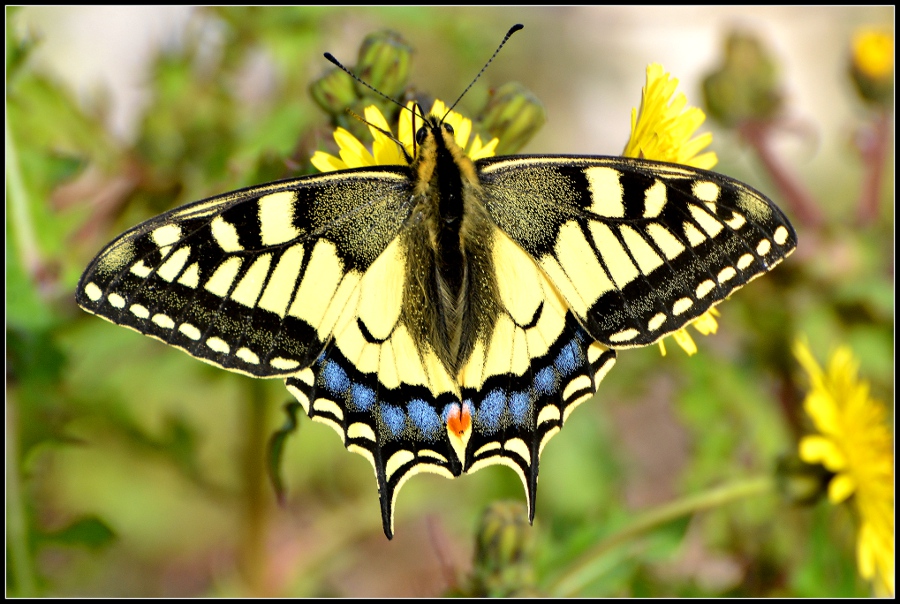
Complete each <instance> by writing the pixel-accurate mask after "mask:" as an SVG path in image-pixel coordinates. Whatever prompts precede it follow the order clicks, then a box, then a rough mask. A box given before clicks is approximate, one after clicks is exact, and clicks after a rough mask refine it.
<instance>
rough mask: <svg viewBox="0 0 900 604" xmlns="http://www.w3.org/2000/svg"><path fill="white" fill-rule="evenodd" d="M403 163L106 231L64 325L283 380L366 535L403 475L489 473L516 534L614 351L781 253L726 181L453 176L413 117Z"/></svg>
mask: <svg viewBox="0 0 900 604" xmlns="http://www.w3.org/2000/svg"><path fill="white" fill-rule="evenodd" d="M416 119H419V120H420V124H421V125H420V127H419V128H418V129H417V130H416V132H415V140H416V151H415V155H414V156H410V157H409V159H408V162H407V164H406V165H390V166H370V167H363V168H354V169H347V170H340V171H337V172H331V173H327V174H321V175H315V176H306V177H301V178H294V179H288V180H282V181H278V182H272V183H268V184H263V185H259V186H253V187H248V188H245V189H241V190H238V191H233V192H230V193H226V194H224V195H219V196H215V197H211V198H209V199H205V200H202V201H198V202H195V203H191V204H188V205H185V206H182V207H180V208H176V209H174V210H171V211H169V212H166V213H164V214H161V215H159V216H156V217H155V218H151V219H150V220H147V221H146V222H144V223H142V224H139V225H137V226H136V227H134V228H132V229H130V230H128V231H126V232H125V233H123V234H122V235H120V236H119V237H117V238H116V239H115V240H113V241H112V242H111V243H110V244H108V245H107V246H106V247H105V248H104V249H103V250H102V251H101V252H100V253H99V254H98V255H97V257H96V258H94V260H93V261H92V262H91V263H90V265H89V266H88V267H87V269H86V270H85V272H84V274H83V275H82V277H81V280H80V281H79V284H78V288H77V292H76V301H77V302H78V304H79V305H80V306H81V307H82V308H84V309H85V310H86V311H88V312H90V313H93V314H96V315H98V316H100V317H102V318H104V319H107V320H109V321H111V322H113V323H116V324H118V325H122V326H125V327H129V328H132V329H134V330H136V331H138V332H140V333H142V334H145V335H148V336H150V337H153V338H156V339H159V340H161V341H163V342H165V343H167V344H170V345H172V346H174V347H176V348H179V349H181V350H184V351H185V352H187V353H188V354H190V355H191V356H194V357H196V358H198V359H200V360H202V361H205V362H208V363H211V364H213V365H216V366H219V367H222V368H224V369H227V370H230V371H234V372H238V373H242V374H245V375H249V376H252V377H257V378H280V379H283V380H284V382H285V384H286V387H287V389H288V391H289V392H290V393H291V394H292V395H293V396H294V397H296V399H297V400H298V401H299V402H300V404H301V405H302V407H303V408H304V410H305V411H306V413H307V414H308V415H309V417H310V418H312V419H313V420H316V421H319V422H322V423H325V424H327V425H329V426H331V427H332V428H334V430H335V431H336V432H337V433H338V435H339V436H340V437H341V439H342V440H343V442H344V445H345V446H346V448H347V449H348V450H350V451H353V452H356V453H359V454H360V455H362V456H363V457H365V458H366V459H367V460H368V461H369V462H370V463H371V464H372V467H373V468H374V471H375V478H376V482H377V486H378V494H379V501H380V506H381V516H382V523H383V528H384V532H385V535H386V536H387V537H388V538H391V537H392V536H393V531H394V508H395V504H396V498H397V493H398V492H399V490H400V488H401V486H402V485H403V484H404V483H405V481H406V480H408V479H409V478H410V477H411V476H413V475H414V474H416V473H419V472H432V473H435V474H439V475H442V476H446V477H448V478H452V477H455V476H459V475H461V474H462V473H466V472H474V471H476V470H479V469H481V468H484V467H486V466H489V465H493V464H501V465H506V466H508V467H510V468H512V469H513V470H514V471H515V472H516V473H517V474H518V476H519V478H520V479H521V480H522V483H523V485H524V488H525V494H526V497H527V502H528V510H529V512H528V513H529V519H533V517H534V510H535V496H536V493H537V482H538V468H539V461H540V455H541V452H542V451H543V449H544V446H545V445H546V444H547V442H548V441H549V440H550V439H551V438H552V437H553V436H554V435H555V434H556V433H557V432H559V430H560V429H561V428H562V426H563V424H564V423H565V422H566V421H567V419H568V418H569V416H570V414H571V413H572V411H573V410H574V409H575V408H576V407H577V406H578V405H579V404H581V403H583V402H584V401H586V400H587V399H589V398H590V397H591V396H592V395H593V394H594V393H595V392H596V391H597V388H598V385H599V383H600V381H601V380H602V379H603V377H604V376H605V375H606V373H607V372H608V371H609V370H610V368H611V367H612V366H613V364H614V362H615V360H616V351H617V350H619V349H623V348H630V347H637V346H645V345H648V344H651V343H654V342H656V341H658V340H659V339H660V338H662V337H664V336H666V335H667V334H671V333H672V332H674V331H677V330H679V329H681V328H682V327H684V326H685V325H686V324H688V323H690V322H691V321H692V320H694V319H696V318H697V317H699V316H700V315H702V314H703V313H704V312H706V311H707V310H709V309H710V308H711V307H713V306H714V305H715V304H716V303H718V302H720V301H722V300H723V299H725V298H726V297H727V296H728V295H729V294H731V292H733V291H734V290H735V289H737V288H739V287H741V286H742V285H744V284H746V283H747V282H749V281H750V280H752V279H754V278H755V277H757V276H759V275H761V274H763V273H765V272H767V271H769V270H771V269H772V268H773V267H774V266H775V265H776V264H778V263H779V262H781V261H782V260H783V259H784V258H785V257H786V256H787V255H788V254H790V253H791V252H792V251H793V249H794V248H795V247H796V234H795V232H794V230H793V228H792V227H791V225H790V223H789V222H788V220H787V219H786V218H785V216H784V214H783V213H782V212H781V211H780V210H779V209H778V208H777V207H776V206H775V205H774V204H773V203H772V202H771V201H770V200H768V199H767V198H766V197H765V196H763V195H762V194H761V193H759V192H758V191H755V190H754V189H752V188H750V187H748V186H747V185H744V184H742V183H740V182H738V181H736V180H733V179H731V178H729V177H726V176H723V175H720V174H716V173H713V172H708V171H705V170H700V169H696V168H690V167H686V166H681V165H674V164H666V163H660V162H654V161H649V160H643V159H632V158H622V157H601V156H553V155H530V156H506V157H490V158H485V159H479V160H476V161H473V160H471V159H470V158H469V157H468V156H466V154H465V152H464V151H463V149H462V148H461V147H460V145H459V144H458V142H457V141H456V139H455V136H454V134H455V133H454V131H453V127H452V126H451V125H450V124H449V123H448V122H447V121H446V120H445V119H444V116H441V115H426V116H421V115H420V116H417V118H416Z"/></svg>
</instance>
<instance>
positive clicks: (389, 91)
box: [356, 31, 412, 98]
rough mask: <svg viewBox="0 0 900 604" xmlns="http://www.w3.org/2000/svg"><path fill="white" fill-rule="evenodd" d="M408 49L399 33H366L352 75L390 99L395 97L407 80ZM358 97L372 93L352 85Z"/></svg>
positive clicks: (410, 54)
mask: <svg viewBox="0 0 900 604" xmlns="http://www.w3.org/2000/svg"><path fill="white" fill-rule="evenodd" d="M411 58H412V47H411V46H410V45H409V44H407V43H406V40H404V39H403V38H402V37H401V36H400V34H398V33H395V32H392V31H381V32H376V33H374V34H369V35H368V36H366V39H365V40H363V43H362V46H360V48H359V62H357V64H356V75H358V76H359V77H360V79H361V80H363V81H364V82H366V83H367V84H369V85H371V86H372V87H373V88H375V89H377V90H380V91H381V92H383V93H384V94H386V95H387V96H389V97H391V98H399V97H400V96H401V93H402V92H403V88H404V87H405V86H406V82H407V80H408V79H409V64H410V59H411ZM356 86H357V92H358V93H359V94H360V96H371V95H372V91H370V90H369V89H367V88H366V87H365V86H363V85H362V84H359V83H358V82H357V83H356Z"/></svg>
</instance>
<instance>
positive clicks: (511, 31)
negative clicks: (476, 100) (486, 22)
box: [441, 23, 525, 122]
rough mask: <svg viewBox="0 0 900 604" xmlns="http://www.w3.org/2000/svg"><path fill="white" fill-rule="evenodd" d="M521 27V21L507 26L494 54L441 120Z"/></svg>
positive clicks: (442, 119) (448, 113)
mask: <svg viewBox="0 0 900 604" xmlns="http://www.w3.org/2000/svg"><path fill="white" fill-rule="evenodd" d="M523 27H525V26H524V25H522V24H521V23H516V24H515V25H513V26H512V27H510V28H509V31H508V32H506V35H505V36H503V41H502V42H500V46H498V47H497V50H495V51H494V54H492V55H491V58H490V59H488V61H487V63H485V64H484V67H482V68H481V71H479V72H478V75H477V76H475V78H474V79H473V80H472V82H471V83H470V84H469V85H468V86H466V89H465V90H463V93H462V94H461V95H459V98H458V99H456V100H455V101H454V102H453V104H452V105H450V108H449V109H447V113H445V114H444V117H442V118H441V121H442V122H443V121H444V118H446V117H447V116H448V115H450V112H451V111H453V108H454V107H456V105H457V104H458V103H459V102H460V101H461V100H462V98H463V97H464V96H466V93H467V92H469V89H470V88H471V87H472V86H473V85H474V84H475V82H477V81H478V78H480V77H481V74H483V73H484V70H485V69H487V68H488V65H490V64H491V61H493V60H494V57H496V56H497V53H498V52H500V49H501V48H503V45H504V44H506V41H507V40H509V39H510V38H511V37H512V35H513V34H514V33H516V32H517V31H519V30H520V29H522V28H523Z"/></svg>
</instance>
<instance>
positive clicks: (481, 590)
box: [470, 501, 534, 596]
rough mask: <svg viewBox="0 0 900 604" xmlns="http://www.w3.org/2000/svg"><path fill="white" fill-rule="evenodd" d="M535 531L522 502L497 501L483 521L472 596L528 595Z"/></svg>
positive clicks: (476, 552)
mask: <svg viewBox="0 0 900 604" xmlns="http://www.w3.org/2000/svg"><path fill="white" fill-rule="evenodd" d="M533 533H534V531H533V530H532V528H531V527H530V526H529V524H528V512H527V510H526V509H525V506H524V505H522V504H521V503H519V502H503V501H501V502H495V503H493V504H491V505H490V506H488V508H487V509H486V510H485V512H484V515H483V516H482V518H481V526H480V527H479V530H478V535H477V542H476V546H475V566H474V569H473V575H472V590H471V594H470V595H473V596H475V595H478V596H510V595H514V594H515V595H527V594H529V593H530V591H531V590H532V589H533V585H534V570H533V568H532V556H533V553H534V539H533Z"/></svg>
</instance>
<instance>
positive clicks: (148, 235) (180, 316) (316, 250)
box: [76, 168, 409, 377]
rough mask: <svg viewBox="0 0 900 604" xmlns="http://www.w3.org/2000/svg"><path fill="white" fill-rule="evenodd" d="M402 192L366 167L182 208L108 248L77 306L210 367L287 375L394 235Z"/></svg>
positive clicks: (389, 177)
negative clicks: (190, 356)
mask: <svg viewBox="0 0 900 604" xmlns="http://www.w3.org/2000/svg"><path fill="white" fill-rule="evenodd" d="M408 183H409V176H408V173H405V172H403V171H402V170H400V169H387V168H375V169H371V170H368V169H367V170H356V171H352V172H344V173H342V174H340V175H334V174H331V175H329V174H326V175H322V176H314V177H306V178H299V179H293V180H285V181H280V182H275V183H270V184H267V185H263V186H259V187H251V188H248V189H243V190H240V191H235V192H232V193H228V194H225V195H221V196H217V197H212V198H209V199H206V200H203V201H199V202H196V203H192V204H189V205H186V206H182V207H180V208H177V209H175V210H172V211H170V212H166V213H165V214H161V215H160V216H157V217H155V218H152V219H150V220H148V221H146V222H144V223H142V224H140V225H138V226H137V227H135V228H133V229H131V230H129V231H127V232H126V233H124V234H122V235H121V236H119V237H118V238H116V239H115V240H114V241H113V242H112V243H110V244H109V245H108V246H107V247H106V248H105V249H104V250H103V251H102V252H101V253H100V254H98V256H97V257H96V258H95V259H94V260H93V261H92V262H91V264H90V265H89V266H88V268H87V269H86V270H85V272H84V274H83V275H82V277H81V281H80V282H79V284H78V289H77V291H76V301H77V302H78V304H79V305H80V306H81V307H82V308H84V309H85V310H87V311H88V312H91V313H94V314H96V315H99V316H101V317H103V318H105V319H107V320H109V321H112V322H113V323H116V324H118V325H123V326H126V327H130V328H132V329H134V330H136V331H138V332H140V333H142V334H145V335H148V336H151V337H154V338H156V339H159V340H162V341H163V342H166V343H167V344H171V345H172V346H175V347H177V348H180V349H182V350H184V351H185V352H187V353H188V354H190V355H192V356H194V357H197V358H198V359H201V360H203V361H206V362H208V363H211V364H213V365H218V366H219V367H223V368H225V369H228V370H231V371H236V372H239V373H245V374H249V375H252V376H255V377H278V376H286V375H290V374H293V373H295V372H296V371H297V370H298V369H301V368H303V367H308V366H309V365H311V364H312V363H313V362H314V361H315V359H316V358H317V357H318V356H319V354H320V353H321V352H322V350H323V348H324V346H325V344H326V343H327V341H328V340H329V338H330V337H331V334H332V331H333V328H334V324H335V322H336V320H337V318H338V316H339V315H340V313H341V312H342V311H343V308H344V305H345V304H346V300H347V298H348V297H349V296H350V295H351V293H352V290H353V286H354V284H357V283H358V281H359V277H360V275H361V274H363V273H364V272H365V271H366V270H367V269H368V268H369V266H371V264H372V263H373V262H374V261H375V259H376V258H377V257H378V255H379V254H380V253H381V252H382V251H383V250H384V249H385V248H386V247H387V246H388V244H389V243H390V242H391V241H392V240H393V239H394V238H395V237H396V235H397V232H398V231H399V230H400V228H401V226H402V224H403V222H404V220H405V219H406V215H407V214H408V211H409V210H408V208H406V206H405V203H406V201H407V199H408V194H407V189H408V186H409V184H408Z"/></svg>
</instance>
